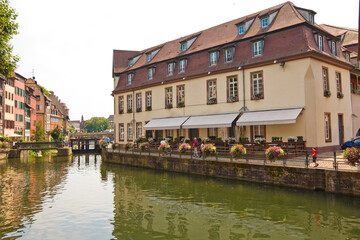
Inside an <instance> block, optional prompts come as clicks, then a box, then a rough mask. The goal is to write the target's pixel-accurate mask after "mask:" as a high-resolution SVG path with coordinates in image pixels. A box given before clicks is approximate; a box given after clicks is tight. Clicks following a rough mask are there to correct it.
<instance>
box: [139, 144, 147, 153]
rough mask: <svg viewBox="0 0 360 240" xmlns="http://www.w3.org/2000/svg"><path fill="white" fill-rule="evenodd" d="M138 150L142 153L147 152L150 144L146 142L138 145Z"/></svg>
mask: <svg viewBox="0 0 360 240" xmlns="http://www.w3.org/2000/svg"><path fill="white" fill-rule="evenodd" d="M139 149H140V150H141V151H142V152H145V151H148V150H149V149H150V143H148V142H143V143H140V145H139Z"/></svg>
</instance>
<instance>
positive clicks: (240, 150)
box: [230, 144, 246, 159]
mask: <svg viewBox="0 0 360 240" xmlns="http://www.w3.org/2000/svg"><path fill="white" fill-rule="evenodd" d="M230 153H231V156H232V157H233V158H235V159H238V158H241V157H242V156H244V155H246V148H245V147H244V146H243V145H241V144H237V145H235V146H232V147H231V150H230Z"/></svg>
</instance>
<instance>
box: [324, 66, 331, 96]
mask: <svg viewBox="0 0 360 240" xmlns="http://www.w3.org/2000/svg"><path fill="white" fill-rule="evenodd" d="M322 77H323V85H324V95H325V96H327V95H328V92H329V90H330V87H329V73H328V69H327V68H326V67H323V68H322Z"/></svg>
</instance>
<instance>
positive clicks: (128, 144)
mask: <svg viewBox="0 0 360 240" xmlns="http://www.w3.org/2000/svg"><path fill="white" fill-rule="evenodd" d="M132 148H134V144H133V143H127V144H125V150H126V151H128V150H129V149H132Z"/></svg>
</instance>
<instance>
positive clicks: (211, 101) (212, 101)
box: [208, 98, 216, 104]
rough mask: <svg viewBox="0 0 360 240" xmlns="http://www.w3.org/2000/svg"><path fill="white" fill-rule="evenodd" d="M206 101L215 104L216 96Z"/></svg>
mask: <svg viewBox="0 0 360 240" xmlns="http://www.w3.org/2000/svg"><path fill="white" fill-rule="evenodd" d="M208 103H209V104H215V103H216V98H210V99H209V101H208Z"/></svg>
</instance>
